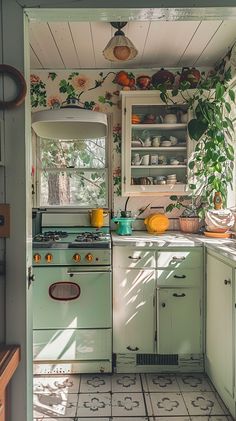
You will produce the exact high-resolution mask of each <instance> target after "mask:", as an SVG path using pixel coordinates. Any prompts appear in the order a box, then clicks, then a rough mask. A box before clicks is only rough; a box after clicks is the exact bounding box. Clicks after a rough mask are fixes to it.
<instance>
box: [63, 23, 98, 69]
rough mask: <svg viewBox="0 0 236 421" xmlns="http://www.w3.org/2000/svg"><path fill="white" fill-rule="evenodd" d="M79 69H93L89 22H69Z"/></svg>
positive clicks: (93, 59)
mask: <svg viewBox="0 0 236 421" xmlns="http://www.w3.org/2000/svg"><path fill="white" fill-rule="evenodd" d="M69 26H70V30H71V34H72V38H73V43H74V45H75V49H76V52H77V56H78V58H79V63H80V68H83V69H93V68H94V67H95V58H94V51H93V43H92V36H91V29H90V23H89V22H69Z"/></svg>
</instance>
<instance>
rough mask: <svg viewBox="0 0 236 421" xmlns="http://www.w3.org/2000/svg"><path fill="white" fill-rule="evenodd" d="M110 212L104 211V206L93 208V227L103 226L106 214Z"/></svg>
mask: <svg viewBox="0 0 236 421" xmlns="http://www.w3.org/2000/svg"><path fill="white" fill-rule="evenodd" d="M107 214H108V212H104V210H103V209H102V208H97V209H92V210H91V211H90V223H91V225H92V227H95V228H101V227H102V226H103V225H104V216H106V215H107Z"/></svg>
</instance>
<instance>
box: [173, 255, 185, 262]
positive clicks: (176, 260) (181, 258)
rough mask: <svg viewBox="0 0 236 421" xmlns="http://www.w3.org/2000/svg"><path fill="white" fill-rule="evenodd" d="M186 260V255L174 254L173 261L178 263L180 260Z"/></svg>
mask: <svg viewBox="0 0 236 421" xmlns="http://www.w3.org/2000/svg"><path fill="white" fill-rule="evenodd" d="M184 260H185V257H184V256H183V257H176V256H173V257H172V260H171V262H173V263H178V262H183V261H184Z"/></svg>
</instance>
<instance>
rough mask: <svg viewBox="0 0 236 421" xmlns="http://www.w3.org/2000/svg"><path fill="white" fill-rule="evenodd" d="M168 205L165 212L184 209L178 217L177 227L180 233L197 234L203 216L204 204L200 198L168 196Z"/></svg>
mask: <svg viewBox="0 0 236 421" xmlns="http://www.w3.org/2000/svg"><path fill="white" fill-rule="evenodd" d="M170 200H172V201H173V202H174V203H170V204H169V205H168V206H167V207H166V212H172V210H173V209H182V208H183V209H184V210H183V213H182V214H181V216H179V225H180V230H181V231H182V232H188V233H197V232H198V231H199V228H200V223H201V219H202V217H203V215H204V203H203V202H202V198H201V197H200V196H193V195H192V196H170Z"/></svg>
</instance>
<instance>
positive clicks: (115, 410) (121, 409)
mask: <svg viewBox="0 0 236 421" xmlns="http://www.w3.org/2000/svg"><path fill="white" fill-rule="evenodd" d="M112 415H113V416H116V417H125V416H126V417H144V416H145V415H146V410H145V406H144V399H143V394H142V393H129V392H127V393H113V394H112Z"/></svg>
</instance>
